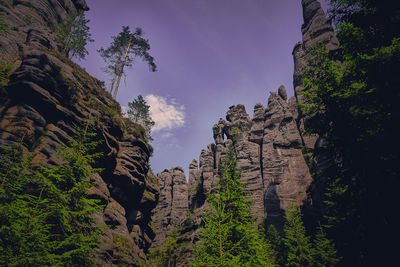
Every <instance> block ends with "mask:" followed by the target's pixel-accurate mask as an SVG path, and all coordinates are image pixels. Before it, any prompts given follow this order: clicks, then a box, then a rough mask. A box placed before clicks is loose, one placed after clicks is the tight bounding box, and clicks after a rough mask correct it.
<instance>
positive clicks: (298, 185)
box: [189, 86, 311, 229]
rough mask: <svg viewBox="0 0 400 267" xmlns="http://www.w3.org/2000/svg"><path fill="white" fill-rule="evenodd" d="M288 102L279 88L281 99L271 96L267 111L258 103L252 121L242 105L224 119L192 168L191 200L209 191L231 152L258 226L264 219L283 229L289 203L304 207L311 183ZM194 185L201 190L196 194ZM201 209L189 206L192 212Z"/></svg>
mask: <svg viewBox="0 0 400 267" xmlns="http://www.w3.org/2000/svg"><path fill="white" fill-rule="evenodd" d="M286 98H287V94H286V89H285V88H284V87H283V86H281V87H280V88H279V90H278V94H277V93H271V95H270V97H269V99H268V106H267V108H264V107H263V106H262V105H261V104H260V103H257V104H256V105H255V107H254V115H253V118H252V119H251V118H250V117H249V115H248V114H247V113H246V110H245V108H244V106H243V105H235V106H231V107H230V108H229V111H228V112H227V115H226V120H222V119H220V120H219V122H218V123H217V124H215V125H214V126H213V133H214V140H215V143H214V144H210V145H208V149H207V150H203V151H202V152H201V154H200V165H199V168H196V165H195V164H191V166H190V169H189V184H191V187H192V188H191V190H189V199H196V197H195V195H196V193H197V192H198V191H199V190H201V191H203V192H209V191H210V190H211V185H212V183H213V182H214V181H215V179H217V177H218V166H219V164H220V163H221V161H222V160H223V158H224V155H225V154H226V151H227V149H228V148H229V147H232V148H233V150H234V151H235V154H236V157H237V159H238V167H239V168H240V169H241V170H242V175H243V177H242V182H243V183H245V184H246V187H245V190H246V191H248V192H250V195H251V196H250V197H251V198H252V200H253V201H254V205H253V211H254V213H255V214H256V216H257V219H258V222H259V223H260V222H261V221H262V220H263V219H264V217H265V218H266V219H267V222H269V223H272V224H274V225H275V227H277V228H278V229H281V228H282V222H283V221H282V219H283V217H282V215H283V212H284V210H285V209H286V208H287V206H288V205H289V203H295V204H297V205H300V204H301V202H302V200H303V199H304V198H305V196H306V195H305V192H306V189H307V186H308V185H309V184H310V182H311V176H310V173H309V170H308V167H307V164H306V162H305V160H304V158H303V155H302V152H301V149H300V145H301V137H300V133H299V131H298V128H297V125H296V121H295V118H296V116H297V113H296V112H295V111H296V109H295V108H294V107H293V103H295V101H294V99H291V100H290V101H289V103H288V102H287V101H286ZM224 140H225V141H224ZM193 181H198V182H196V183H195V182H193ZM193 184H196V185H197V186H196V189H195V190H193ZM199 185H202V188H200V187H199ZM193 202H194V203H196V201H193ZM200 204H201V203H197V204H191V208H192V209H195V208H196V207H198V206H199V205H200Z"/></svg>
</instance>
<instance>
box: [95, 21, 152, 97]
mask: <svg viewBox="0 0 400 267" xmlns="http://www.w3.org/2000/svg"><path fill="white" fill-rule="evenodd" d="M112 38H113V42H112V43H111V45H110V46H109V47H108V48H107V49H104V48H100V49H99V50H98V52H99V53H100V56H101V57H102V58H103V59H104V61H105V62H106V63H107V67H106V72H107V73H111V74H112V76H113V78H112V81H111V88H110V94H113V97H114V98H116V96H117V92H118V87H119V83H120V81H121V77H122V76H123V75H124V74H125V67H131V66H132V65H133V62H134V60H135V58H136V57H140V58H142V59H143V60H144V61H146V62H147V63H148V64H149V67H150V70H151V71H156V69H157V66H156V64H155V63H154V58H153V57H152V56H151V55H150V54H149V52H148V51H149V50H150V45H149V41H148V40H146V39H144V38H143V31H142V29H141V28H136V29H135V32H131V31H130V29H129V26H123V27H122V32H120V33H119V34H118V35H117V36H113V37H112Z"/></svg>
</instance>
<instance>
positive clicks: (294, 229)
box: [283, 205, 313, 267]
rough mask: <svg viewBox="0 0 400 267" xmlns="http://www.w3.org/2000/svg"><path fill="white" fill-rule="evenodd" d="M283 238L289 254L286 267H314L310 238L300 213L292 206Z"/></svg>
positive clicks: (287, 215) (288, 213) (288, 211)
mask: <svg viewBox="0 0 400 267" xmlns="http://www.w3.org/2000/svg"><path fill="white" fill-rule="evenodd" d="M284 233H285V237H284V238H283V241H284V244H285V249H286V252H287V258H286V265H285V266H286V267H308V266H313V248H312V244H311V241H310V237H309V236H307V235H306V229H305V227H304V225H303V221H302V218H301V214H300V212H299V211H298V210H297V208H296V207H295V206H293V205H292V206H290V207H289V208H288V210H287V214H286V223H285V226H284Z"/></svg>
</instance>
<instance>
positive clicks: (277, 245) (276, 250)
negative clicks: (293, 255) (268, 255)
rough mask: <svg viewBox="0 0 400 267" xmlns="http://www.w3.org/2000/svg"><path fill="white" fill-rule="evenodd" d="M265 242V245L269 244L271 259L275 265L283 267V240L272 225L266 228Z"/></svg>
mask: <svg viewBox="0 0 400 267" xmlns="http://www.w3.org/2000/svg"><path fill="white" fill-rule="evenodd" d="M265 241H266V242H267V244H269V246H270V247H271V249H272V251H273V258H274V259H275V262H276V264H278V265H279V266H283V265H284V262H285V258H286V257H285V255H284V244H283V240H282V238H281V236H280V235H279V233H278V231H277V230H276V228H275V227H274V226H273V225H272V224H271V225H269V226H268V228H267V232H266V233H265Z"/></svg>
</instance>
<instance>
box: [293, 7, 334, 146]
mask: <svg viewBox="0 0 400 267" xmlns="http://www.w3.org/2000/svg"><path fill="white" fill-rule="evenodd" d="M301 3H302V6H303V19H304V23H303V25H302V27H301V32H302V36H303V40H302V42H299V43H297V44H296V45H295V47H294V49H293V52H292V54H293V60H294V73H293V88H295V92H294V93H295V96H296V99H297V102H298V103H304V100H303V98H302V95H301V93H300V92H301V91H303V90H305V88H304V87H303V85H302V82H301V79H302V76H303V73H304V70H305V69H306V68H307V66H308V61H309V60H310V59H311V55H310V53H309V52H310V49H311V48H312V47H313V46H315V45H317V44H323V45H325V47H326V49H327V50H336V49H337V48H338V47H339V41H338V39H337V38H336V36H335V33H334V31H333V28H332V25H331V23H330V21H329V20H328V19H327V18H326V16H325V13H324V11H323V9H322V7H321V4H320V3H319V2H318V1H317V0H302V1H301ZM305 121H306V118H304V116H303V115H302V114H301V112H300V113H299V116H298V117H297V124H298V127H299V129H300V131H301V132H302V131H303V130H304V124H305ZM317 139H318V136H315V135H303V136H302V141H303V144H304V145H305V146H306V147H309V148H313V147H314V145H315V142H316V140H317Z"/></svg>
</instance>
